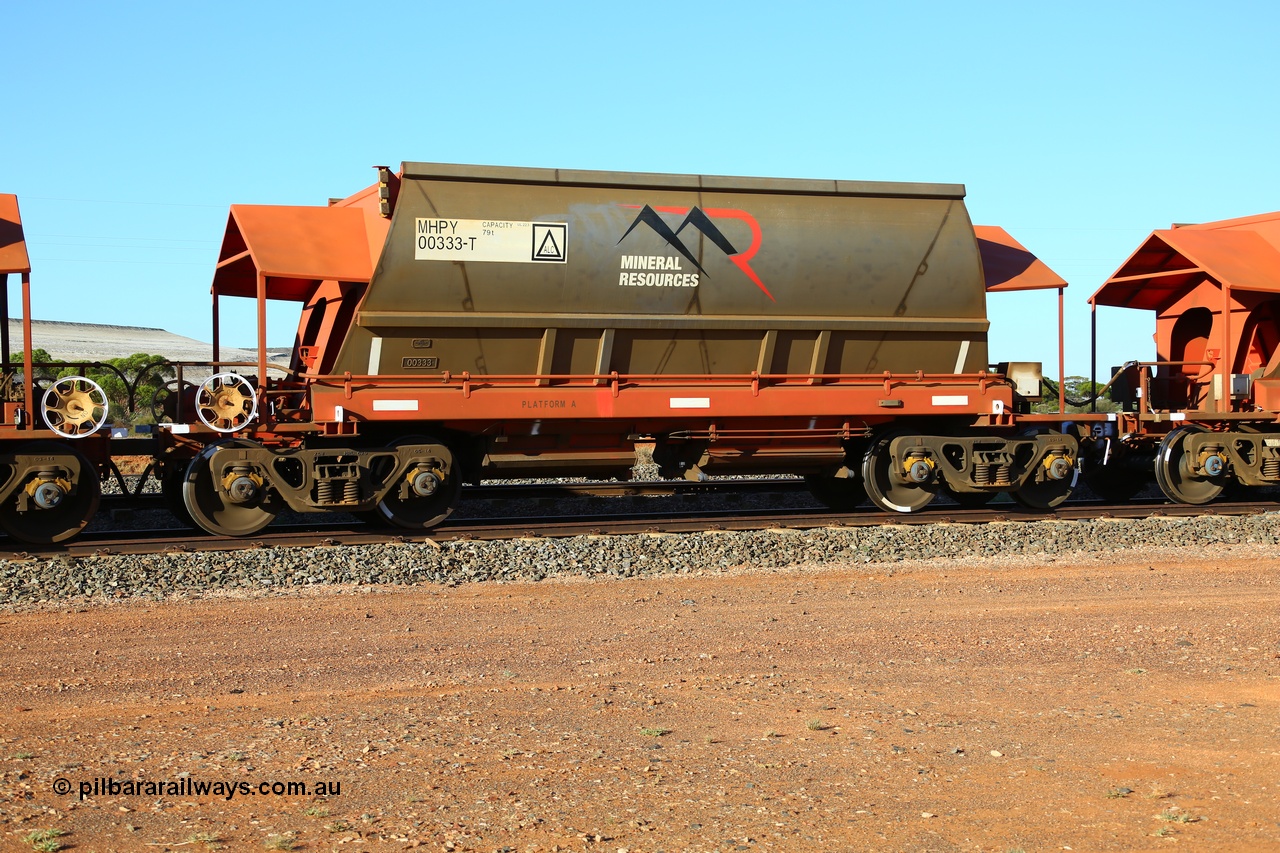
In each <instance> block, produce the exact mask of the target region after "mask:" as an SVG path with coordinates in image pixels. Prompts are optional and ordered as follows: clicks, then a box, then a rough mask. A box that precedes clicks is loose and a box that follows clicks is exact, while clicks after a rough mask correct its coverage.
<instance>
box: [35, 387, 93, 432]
mask: <svg viewBox="0 0 1280 853" xmlns="http://www.w3.org/2000/svg"><path fill="white" fill-rule="evenodd" d="M108 408H109V406H108V405H107V393H106V392H105V391H103V390H102V386H101V385H99V384H98V383H97V382H94V381H93V380H92V379H86V378H84V377H83V376H68V377H66V378H64V379H59V380H58V381H57V382H55V383H53V385H52V386H50V388H49V390H48V391H46V392H44V398H43V400H42V401H41V404H40V411H41V414H43V415H44V422H45V426H47V427H49V429H51V430H53V431H54V432H56V433H57V434H58V435H60V436H62V437H63V438H84V437H85V436H88V435H93V434H94V433H95V432H97V431H98V430H100V429H101V428H102V425H103V424H105V423H106V422H107V410H108Z"/></svg>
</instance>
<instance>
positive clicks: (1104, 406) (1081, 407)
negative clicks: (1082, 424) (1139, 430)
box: [1031, 376, 1120, 414]
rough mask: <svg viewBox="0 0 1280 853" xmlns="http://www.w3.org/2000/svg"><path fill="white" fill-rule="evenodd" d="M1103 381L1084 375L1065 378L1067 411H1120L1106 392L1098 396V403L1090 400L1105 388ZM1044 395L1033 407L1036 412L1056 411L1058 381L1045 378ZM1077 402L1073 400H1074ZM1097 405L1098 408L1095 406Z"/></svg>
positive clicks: (1073, 412)
mask: <svg viewBox="0 0 1280 853" xmlns="http://www.w3.org/2000/svg"><path fill="white" fill-rule="evenodd" d="M1103 387H1104V386H1103V385H1102V384H1101V383H1094V382H1090V381H1089V380H1088V379H1087V378H1086V377H1084V376H1068V377H1067V378H1066V380H1065V388H1066V391H1067V411H1068V412H1070V413H1072V414H1079V413H1081V412H1092V411H1099V412H1118V411H1120V406H1119V405H1118V404H1117V403H1113V402H1112V401H1111V400H1110V399H1108V397H1107V395H1106V394H1103V395H1102V396H1100V397H1098V400H1097V403H1096V404H1091V403H1090V402H1089V401H1090V400H1092V399H1093V397H1094V395H1095V394H1097V393H1098V392H1099V391H1101V390H1102V389H1103ZM1043 388H1044V391H1043V393H1044V396H1043V397H1042V398H1041V400H1040V402H1039V403H1036V404H1035V405H1034V406H1032V407H1031V409H1032V411H1035V412H1056V411H1058V383H1056V382H1054V381H1052V380H1049V379H1045V380H1044V386H1043ZM1073 400H1074V401H1075V402H1072V401H1073ZM1095 405H1096V409H1095V408H1094V406H1095Z"/></svg>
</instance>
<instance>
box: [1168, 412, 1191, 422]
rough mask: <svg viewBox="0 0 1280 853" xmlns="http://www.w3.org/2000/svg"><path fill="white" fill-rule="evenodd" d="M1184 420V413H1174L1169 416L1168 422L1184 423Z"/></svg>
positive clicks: (1185, 414) (1185, 416) (1185, 415)
mask: <svg viewBox="0 0 1280 853" xmlns="http://www.w3.org/2000/svg"><path fill="white" fill-rule="evenodd" d="M1186 419H1187V413H1186V412H1174V413H1173V414H1171V415H1169V420H1171V421H1185V420H1186Z"/></svg>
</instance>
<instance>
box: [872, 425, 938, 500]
mask: <svg viewBox="0 0 1280 853" xmlns="http://www.w3.org/2000/svg"><path fill="white" fill-rule="evenodd" d="M911 434H912V433H908V432H890V433H888V434H886V435H884V436H882V437H881V438H878V439H876V440H875V441H874V442H872V443H871V446H870V447H868V448H867V452H866V453H865V454H863V456H862V479H863V482H864V483H866V487H867V496H868V497H869V498H871V502H872V503H873V504H875V505H876V506H878V507H880V508H881V509H883V510H885V511H886V512H918V511H919V510H922V509H924V508H925V507H926V506H928V505H929V502H930V501H932V500H933V499H934V498H935V497H936V496H937V494H938V481H937V477H936V476H933V475H931V476H929V477H927V478H926V479H923V480H921V481H919V482H906V483H904V482H902V481H901V480H900V479H899V478H898V477H897V476H895V475H896V472H895V471H893V467H894V461H893V454H892V453H890V452H889V445H890V444H892V443H893V440H894V439H895V438H898V437H899V436H903V435H911ZM919 464H924V463H923V462H921V463H919ZM914 467H915V466H913V468H914ZM918 473H923V472H918Z"/></svg>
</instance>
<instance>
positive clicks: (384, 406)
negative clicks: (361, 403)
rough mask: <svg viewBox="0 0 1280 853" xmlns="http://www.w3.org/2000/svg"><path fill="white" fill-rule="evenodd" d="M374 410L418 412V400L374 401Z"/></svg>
mask: <svg viewBox="0 0 1280 853" xmlns="http://www.w3.org/2000/svg"><path fill="white" fill-rule="evenodd" d="M373 410H374V411H375V412H416V411H418V401H417V400H374V401H373Z"/></svg>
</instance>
